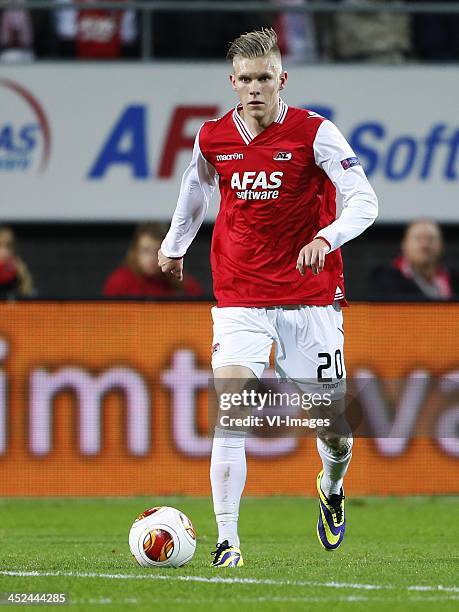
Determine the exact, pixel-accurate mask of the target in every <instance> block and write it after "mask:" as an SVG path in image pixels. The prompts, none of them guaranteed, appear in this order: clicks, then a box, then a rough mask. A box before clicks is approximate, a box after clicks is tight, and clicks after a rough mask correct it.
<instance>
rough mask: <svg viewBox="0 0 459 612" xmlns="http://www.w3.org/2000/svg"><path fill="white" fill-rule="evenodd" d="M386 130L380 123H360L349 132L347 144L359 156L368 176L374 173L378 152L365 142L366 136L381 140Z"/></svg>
mask: <svg viewBox="0 0 459 612" xmlns="http://www.w3.org/2000/svg"><path fill="white" fill-rule="evenodd" d="M385 135H386V130H385V129H384V127H383V126H382V125H381V124H380V123H362V124H361V125H359V126H358V127H357V128H356V129H355V130H354V131H353V132H352V134H351V137H350V140H349V144H350V145H351V147H352V148H353V150H354V151H355V153H356V155H357V156H358V157H359V159H360V161H361V162H362V165H363V166H364V169H365V172H366V173H367V175H368V176H371V175H372V174H374V172H375V171H376V169H377V166H378V159H379V157H378V152H377V151H376V150H375V149H373V148H371V147H370V146H369V144H366V143H365V139H366V137H367V136H369V137H370V138H371V137H373V138H376V139H378V140H382V139H383V138H384V136H385Z"/></svg>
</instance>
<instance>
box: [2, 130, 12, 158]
mask: <svg viewBox="0 0 459 612" xmlns="http://www.w3.org/2000/svg"><path fill="white" fill-rule="evenodd" d="M13 141H14V136H13V126H12V125H5V127H4V128H3V129H2V131H1V132H0V149H5V151H8V152H9V153H12V152H13V151H14V142H13Z"/></svg>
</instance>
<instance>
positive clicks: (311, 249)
mask: <svg viewBox="0 0 459 612" xmlns="http://www.w3.org/2000/svg"><path fill="white" fill-rule="evenodd" d="M329 251H330V247H329V246H328V244H327V243H326V242H325V240H322V238H314V240H313V241H312V242H310V243H309V244H307V245H306V246H304V247H303V248H302V249H301V251H300V253H299V255H298V260H297V262H296V269H297V270H298V271H299V273H300V274H301V275H302V276H304V274H305V268H311V271H312V273H313V274H319V273H320V272H322V270H323V269H324V265H325V255H326V254H327V253H328V252H329Z"/></svg>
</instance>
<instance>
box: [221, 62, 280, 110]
mask: <svg viewBox="0 0 459 612" xmlns="http://www.w3.org/2000/svg"><path fill="white" fill-rule="evenodd" d="M233 68H234V74H231V75H230V80H231V84H232V86H233V89H234V90H235V91H236V93H237V95H238V96H239V100H240V102H241V104H242V108H243V112H244V114H248V115H249V116H251V117H253V118H254V119H257V120H258V121H259V120H260V119H263V118H264V117H269V116H270V115H272V114H273V113H275V112H276V109H277V108H278V102H279V92H280V90H281V89H283V88H284V86H285V83H286V81H287V73H286V72H283V71H282V65H281V63H280V59H279V57H278V56H277V55H276V54H274V53H271V54H270V55H267V56H265V57H257V58H255V59H247V58H244V57H240V56H236V57H235V58H234V61H233Z"/></svg>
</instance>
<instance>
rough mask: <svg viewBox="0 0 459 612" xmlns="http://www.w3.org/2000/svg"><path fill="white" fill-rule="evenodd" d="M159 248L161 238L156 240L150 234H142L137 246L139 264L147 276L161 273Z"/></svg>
mask: <svg viewBox="0 0 459 612" xmlns="http://www.w3.org/2000/svg"><path fill="white" fill-rule="evenodd" d="M159 248H160V242H159V240H155V239H154V238H153V237H152V236H149V235H148V234H143V236H140V238H139V240H138V242H137V247H136V256H137V265H138V267H139V269H140V271H141V273H142V274H144V275H145V276H153V274H158V273H159V267H158V251H159Z"/></svg>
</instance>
